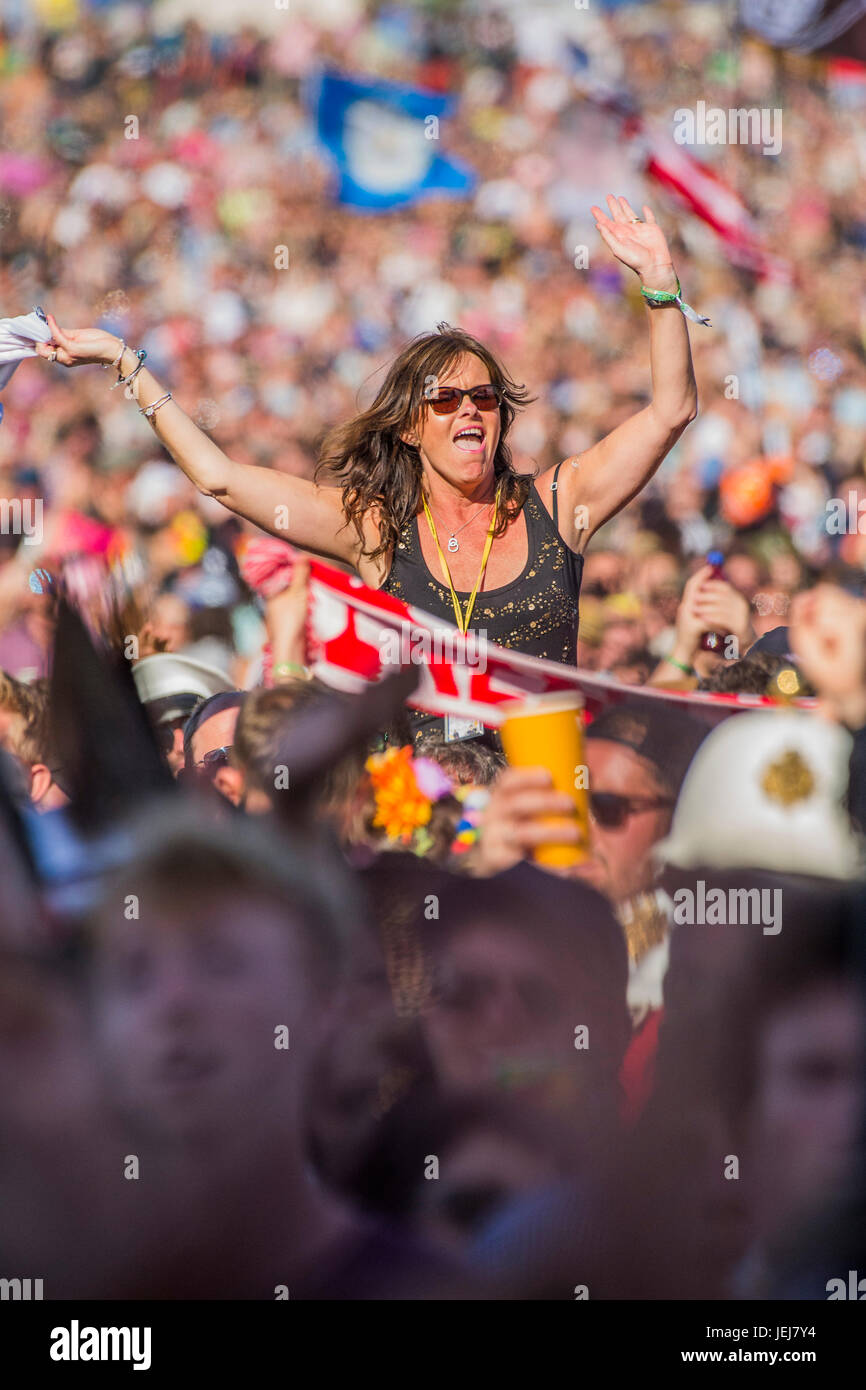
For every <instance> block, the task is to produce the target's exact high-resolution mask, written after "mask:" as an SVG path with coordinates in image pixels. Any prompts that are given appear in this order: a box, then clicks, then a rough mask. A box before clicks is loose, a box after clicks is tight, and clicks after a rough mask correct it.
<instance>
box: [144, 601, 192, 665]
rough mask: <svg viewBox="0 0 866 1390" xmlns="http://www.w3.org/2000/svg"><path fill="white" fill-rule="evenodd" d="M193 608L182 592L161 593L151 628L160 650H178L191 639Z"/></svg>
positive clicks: (154, 610)
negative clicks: (191, 608)
mask: <svg viewBox="0 0 866 1390" xmlns="http://www.w3.org/2000/svg"><path fill="white" fill-rule="evenodd" d="M190 617H191V610H190V606H189V604H188V603H187V602H186V599H183V598H181V596H180V594H171V593H165V594H160V595H159V597H158V598H157V599H156V600H155V601H154V604H153V611H152V615H151V624H150V625H151V629H152V633H153V638H154V641H155V642H157V643H159V644H160V650H161V651H165V652H176V651H178V650H179V649H180V648H181V647H184V646H186V644H187V643H188V642H189V641H190V640H191V637H192V629H191V626H190Z"/></svg>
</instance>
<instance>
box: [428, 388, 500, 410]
mask: <svg viewBox="0 0 866 1390" xmlns="http://www.w3.org/2000/svg"><path fill="white" fill-rule="evenodd" d="M464 396H468V397H469V399H470V401H471V402H472V404H473V405H474V406H477V407H478V409H479V410H496V408H497V406H498V405H499V402H500V399H501V393H500V391H499V387H498V386H470V387H469V389H468V390H463V389H462V388H461V387H459V386H440V387H438V388H436V387H433V388H431V390H430V391H425V392H424V399H425V401H426V402H427V404H428V405H429V407H430V409H431V410H432V411H433V413H434V415H453V414H454V411H455V410H459V408H460V406H461V405H462V404H463V397H464Z"/></svg>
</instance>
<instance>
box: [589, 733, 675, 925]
mask: <svg viewBox="0 0 866 1390" xmlns="http://www.w3.org/2000/svg"><path fill="white" fill-rule="evenodd" d="M584 757H585V759H586V765H587V768H588V770H589V786H590V805H592V796H602V795H604V794H605V793H613V794H614V795H615V796H616V797H617V798H618V799H619V800H618V802H611V803H610V804H611V808H612V812H613V814H615V815H617V814H618V815H620V816H621V817H622V819H621V823H619V824H612V825H605V824H602V823H601V821H600V819H599V817H598V816H596V815H593V814H592V813H591V814H590V848H591V854H590V858H589V859H588V860H587V861H586V863H585V864H581V865H580V866H579V867H578V868H576V869H575V870H574V874H575V877H577V878H583V879H585V880H586V881H587V883H591V884H592V885H593V887H594V888H597V889H598V890H599V892H601V893H605V894H606V895H607V897H608V898H609V899H610V900H611V901H612V902H623V901H625V899H627V898H629V897H631V896H632V894H634V893H640V892H643V891H645V890H646V889H649V888H651V887H652V885H653V882H654V880H655V873H656V869H655V863H654V861H653V858H652V849H653V846H654V845H656V844H657V843H658V841H659V840H661V839H663V837H664V836H665V835H666V834H667V833H668V829H669V827H670V822H671V813H672V810H673V808H672V806H670V805H661V806H659V805H657V804H654V803H657V802H659V801H660V800H661V801H666V800H667V799H668V798H667V796H666V794H665V793H664V792H663V791H661V789H660V788H659V785H658V783H657V781H656V777H655V771H654V769H653V765H652V763H650V762H648V760H647V759H646V758H642V757H640V755H639V754H637V753H635V752H634V751H633V750H632V749H631V748H627V747H626V746H625V745H624V744H621V743H614V742H613V741H612V740H609V739H604V738H588V739H587V740H586V745H585V752H584ZM626 803H627V804H626ZM600 814H601V812H599V815H600Z"/></svg>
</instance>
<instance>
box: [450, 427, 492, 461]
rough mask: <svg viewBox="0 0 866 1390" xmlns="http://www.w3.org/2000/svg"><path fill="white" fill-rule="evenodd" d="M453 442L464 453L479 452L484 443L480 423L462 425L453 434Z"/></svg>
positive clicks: (482, 448) (481, 450)
mask: <svg viewBox="0 0 866 1390" xmlns="http://www.w3.org/2000/svg"><path fill="white" fill-rule="evenodd" d="M454 443H455V444H456V446H457V448H458V449H460V450H461V451H462V452H463V453H464V454H478V453H481V452H483V450H484V445H485V438H484V430H483V429H482V427H481V426H480V425H464V426H463V428H462V429H459V430H458V431H457V433H456V434H455V436H454Z"/></svg>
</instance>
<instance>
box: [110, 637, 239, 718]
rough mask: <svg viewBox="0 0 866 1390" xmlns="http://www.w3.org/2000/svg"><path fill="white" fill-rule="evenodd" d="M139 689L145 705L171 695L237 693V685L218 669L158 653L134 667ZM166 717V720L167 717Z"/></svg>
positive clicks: (202, 663) (133, 672)
mask: <svg viewBox="0 0 866 1390" xmlns="http://www.w3.org/2000/svg"><path fill="white" fill-rule="evenodd" d="M132 675H133V679H134V681H135V688H136V690H137V691H138V698H139V700H141V703H142V704H143V705H146V704H149V703H150V701H151V700H164V699H166V697H167V696H170V695H177V696H184V695H187V696H197V697H198V696H204V697H205V698H206V699H207V698H209V697H210V696H211V695H220V694H222V692H223V691H224V690H234V689H235V686H234V684H233V683H232V682H231V681H230V680H229V678H228V676H227V675H226V674H225V672H224V671H218V670H217V669H216V667H215V666H205V664H204V662H202V661H193V659H192V657H189V656H180V655H179V654H178V653H177V652H157V654H156V656H146V657H145V658H144V660H143V661H138V662H136V664H135V666H133V668H132ZM163 717H166V716H165V715H164V716H163Z"/></svg>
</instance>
